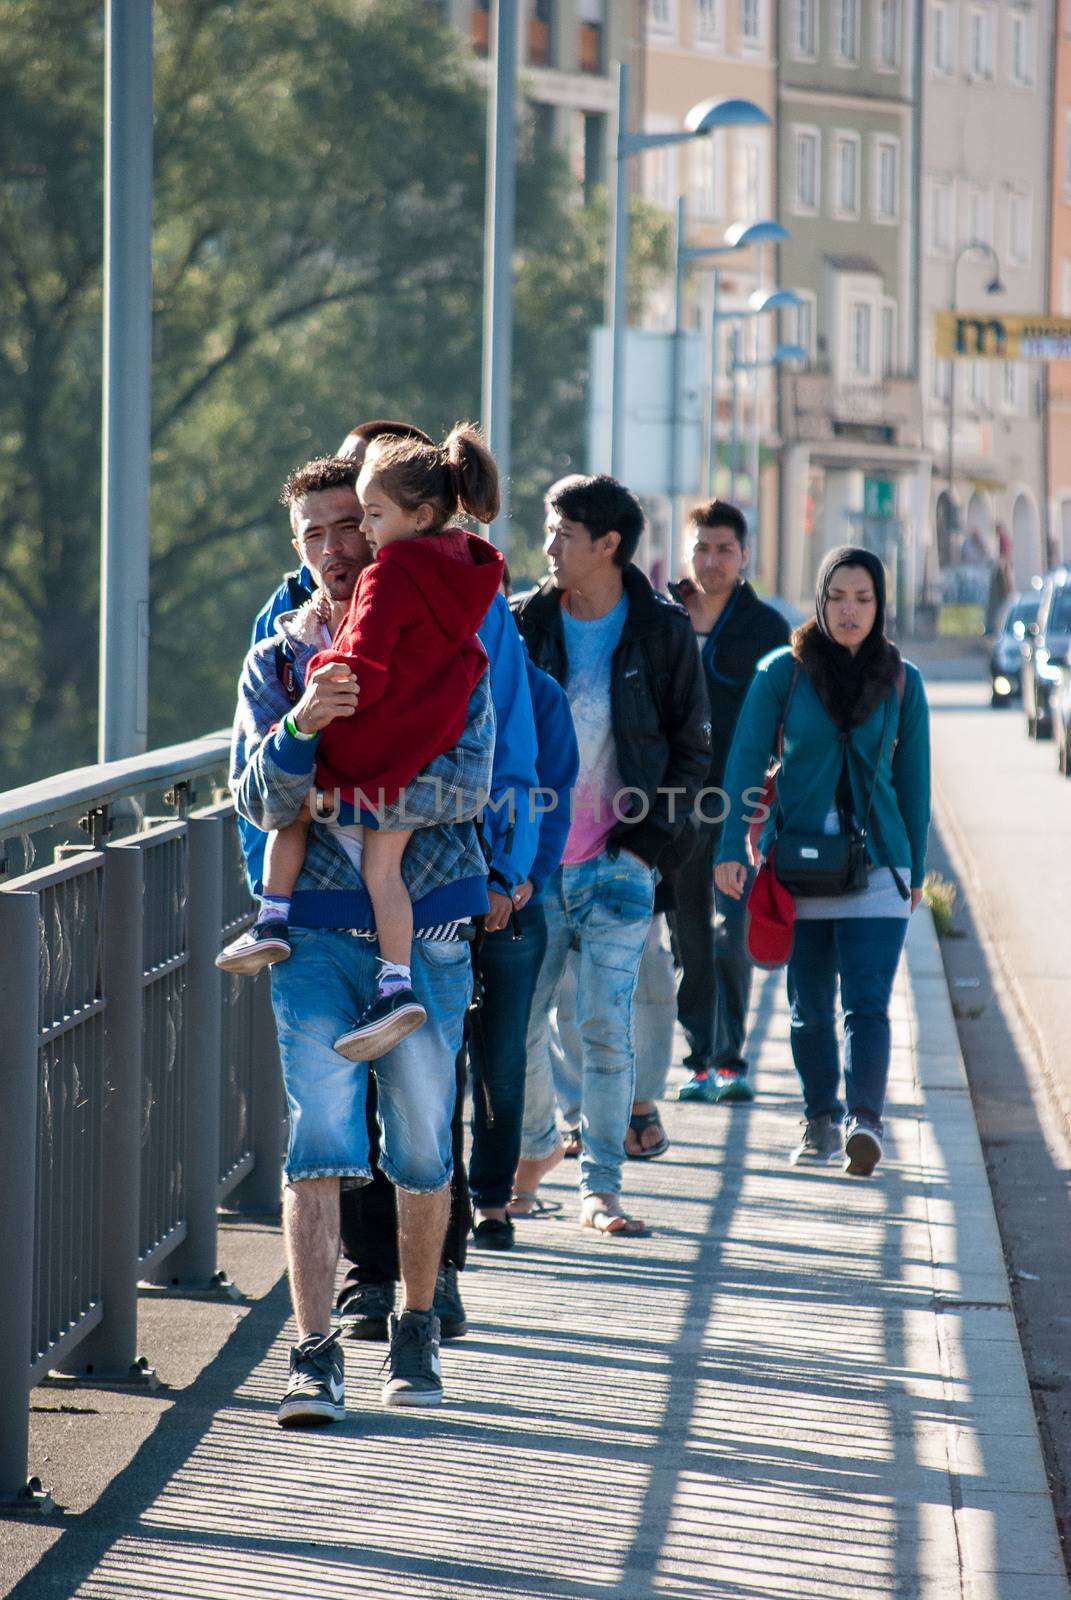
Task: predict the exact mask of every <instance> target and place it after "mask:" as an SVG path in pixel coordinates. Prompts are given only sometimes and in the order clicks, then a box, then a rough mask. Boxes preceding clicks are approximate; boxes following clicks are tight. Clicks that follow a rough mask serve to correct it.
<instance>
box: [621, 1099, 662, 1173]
mask: <svg viewBox="0 0 1071 1600" xmlns="http://www.w3.org/2000/svg"><path fill="white" fill-rule="evenodd" d="M628 1126H629V1132H630V1133H632V1134H633V1135H634V1136H635V1139H636V1149H635V1150H630V1149H629V1147H628V1134H626V1135H625V1155H626V1156H627V1157H628V1159H629V1160H630V1161H653V1160H654V1158H655V1156H664V1155H665V1153H666V1151H667V1150H668V1149H669V1140H668V1139H667V1138H666V1130H665V1128H663V1126H662V1118H661V1117H660V1116H659V1115H658V1112H657V1111H634V1112H633V1113H632V1115H631V1117H629V1119H628ZM647 1128H657V1129H658V1134H659V1138H658V1142H657V1143H656V1144H647V1145H645V1144H644V1142H643V1135H644V1132H645V1130H646V1129H647Z"/></svg>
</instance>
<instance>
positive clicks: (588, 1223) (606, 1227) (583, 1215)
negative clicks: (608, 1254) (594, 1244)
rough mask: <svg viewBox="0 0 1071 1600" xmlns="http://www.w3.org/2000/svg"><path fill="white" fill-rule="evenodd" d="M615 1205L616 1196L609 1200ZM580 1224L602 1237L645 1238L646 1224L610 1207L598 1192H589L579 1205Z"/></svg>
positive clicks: (637, 1218)
mask: <svg viewBox="0 0 1071 1600" xmlns="http://www.w3.org/2000/svg"><path fill="white" fill-rule="evenodd" d="M610 1205H611V1206H616V1205H617V1201H616V1198H615V1199H614V1200H612V1201H611V1202H610ZM580 1226H581V1228H590V1229H591V1230H592V1231H593V1232H594V1233H599V1234H601V1235H602V1236H603V1238H604V1239H645V1238H646V1237H647V1224H646V1223H645V1222H641V1221H640V1219H639V1217H630V1216H628V1215H627V1213H626V1212H624V1211H617V1210H613V1209H610V1208H609V1207H608V1205H607V1202H606V1200H605V1198H604V1197H603V1196H602V1195H600V1194H589V1195H587V1196H586V1197H585V1199H584V1201H583V1203H582V1204H581V1207H580Z"/></svg>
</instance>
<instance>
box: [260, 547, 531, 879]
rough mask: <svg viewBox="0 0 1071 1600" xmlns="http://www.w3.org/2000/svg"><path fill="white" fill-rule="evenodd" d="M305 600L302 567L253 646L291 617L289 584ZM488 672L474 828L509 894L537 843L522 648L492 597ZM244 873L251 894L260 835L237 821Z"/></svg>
mask: <svg viewBox="0 0 1071 1600" xmlns="http://www.w3.org/2000/svg"><path fill="white" fill-rule="evenodd" d="M292 580H296V582H297V583H298V584H300V585H302V586H304V587H305V588H307V589H308V591H309V593H310V594H311V593H312V591H313V589H314V588H315V586H316V580H315V579H314V578H313V576H312V574H311V573H310V572H309V571H308V568H306V567H302V568H301V570H300V572H298V573H288V574H287V576H286V577H285V578H284V579H283V581H282V583H281V584H280V585H279V587H278V589H276V591H275V593H274V594H273V595H272V596H271V599H270V600H268V601H267V603H266V604H265V605H264V606H262V607H261V609H260V611H259V612H258V613H257V618H256V621H255V622H254V624H253V643H254V644H258V643H259V642H260V641H261V640H263V639H267V638H270V637H271V635H272V634H273V633H274V632H275V631H276V623H277V621H278V619H279V617H281V616H283V615H285V614H286V613H287V612H289V611H292V610H293V609H294V601H295V599H296V598H297V596H296V594H295V590H294V587H293V581H292ZM479 639H480V643H481V644H482V645H483V647H484V649H485V650H486V651H487V659H488V662H489V664H490V679H491V701H492V704H493V706H494V713H495V749H494V761H493V765H492V769H491V802H490V804H489V805H488V806H487V808H486V810H485V811H484V814H483V818H482V822H481V828H482V832H483V836H484V838H485V839H486V841H487V845H488V848H489V850H490V852H491V887H492V888H494V889H498V890H500V892H501V893H502V894H512V892H513V890H514V889H515V888H516V887H517V885H518V884H519V883H523V882H524V880H525V878H527V877H528V876H529V875H530V873H531V870H532V862H533V860H534V858H535V853H536V846H537V843H538V839H539V819H538V817H535V818H533V816H532V808H531V807H530V806H529V804H528V793H529V790H530V789H532V788H534V787H535V785H536V782H537V777H536V730H535V722H534V719H533V715H532V697H531V694H530V691H529V687H528V674H527V672H526V670H525V653H524V646H523V644H522V643H521V639H520V635H519V634H518V632H517V628H516V625H515V624H514V621H513V617H512V614H511V612H510V609H509V606H508V605H507V604H506V600H505V597H504V596H503V595H500V594H499V595H496V596H495V598H494V600H493V602H492V604H491V608H490V610H489V611H488V613H487V615H486V617H485V618H484V620H483V623H482V624H481V626H480V629H479ZM239 821H240V828H239V832H240V834H241V839H242V848H243V850H244V851H245V858H246V872H247V875H248V877H249V882H250V885H251V887H252V888H253V892H254V893H259V890H260V879H261V875H262V869H263V862H264V835H263V834H262V833H259V832H258V830H257V829H255V828H253V827H252V826H251V824H249V823H248V822H246V821H245V820H244V819H239Z"/></svg>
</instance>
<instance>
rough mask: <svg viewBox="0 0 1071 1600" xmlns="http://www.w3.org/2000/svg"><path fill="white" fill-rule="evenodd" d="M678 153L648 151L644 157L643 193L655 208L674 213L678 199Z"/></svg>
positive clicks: (671, 147)
mask: <svg viewBox="0 0 1071 1600" xmlns="http://www.w3.org/2000/svg"><path fill="white" fill-rule="evenodd" d="M676 155H677V152H676V150H675V149H674V148H673V146H672V145H671V146H670V147H669V148H668V149H665V150H646V151H645V152H644V155H643V192H644V194H645V195H646V197H647V199H648V200H650V202H651V204H652V205H654V206H661V207H662V209H663V210H664V211H672V209H673V207H674V205H675V204H676V198H677V162H676Z"/></svg>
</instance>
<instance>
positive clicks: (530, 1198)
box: [506, 1189, 562, 1222]
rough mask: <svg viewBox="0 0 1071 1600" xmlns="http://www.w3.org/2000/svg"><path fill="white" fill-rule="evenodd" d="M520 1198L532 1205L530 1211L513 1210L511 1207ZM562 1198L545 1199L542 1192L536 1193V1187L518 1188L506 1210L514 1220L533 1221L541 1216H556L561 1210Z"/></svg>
mask: <svg viewBox="0 0 1071 1600" xmlns="http://www.w3.org/2000/svg"><path fill="white" fill-rule="evenodd" d="M518 1200H524V1201H526V1202H527V1204H528V1205H530V1206H531V1208H532V1209H531V1210H530V1211H513V1210H511V1209H510V1208H511V1207H512V1206H514V1205H515V1204H516V1203H517V1201H518ZM561 1208H562V1203H561V1201H560V1200H544V1199H543V1196H542V1195H541V1194H536V1192H535V1190H534V1189H518V1190H516V1192H515V1193H514V1195H513V1197H512V1199H511V1200H509V1201H508V1202H507V1204H506V1212H507V1214H508V1215H509V1216H510V1217H511V1218H512V1219H513V1221H514V1222H531V1221H533V1220H538V1219H539V1218H540V1217H556V1216H557V1215H558V1213H559V1212H560V1211H561Z"/></svg>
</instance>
